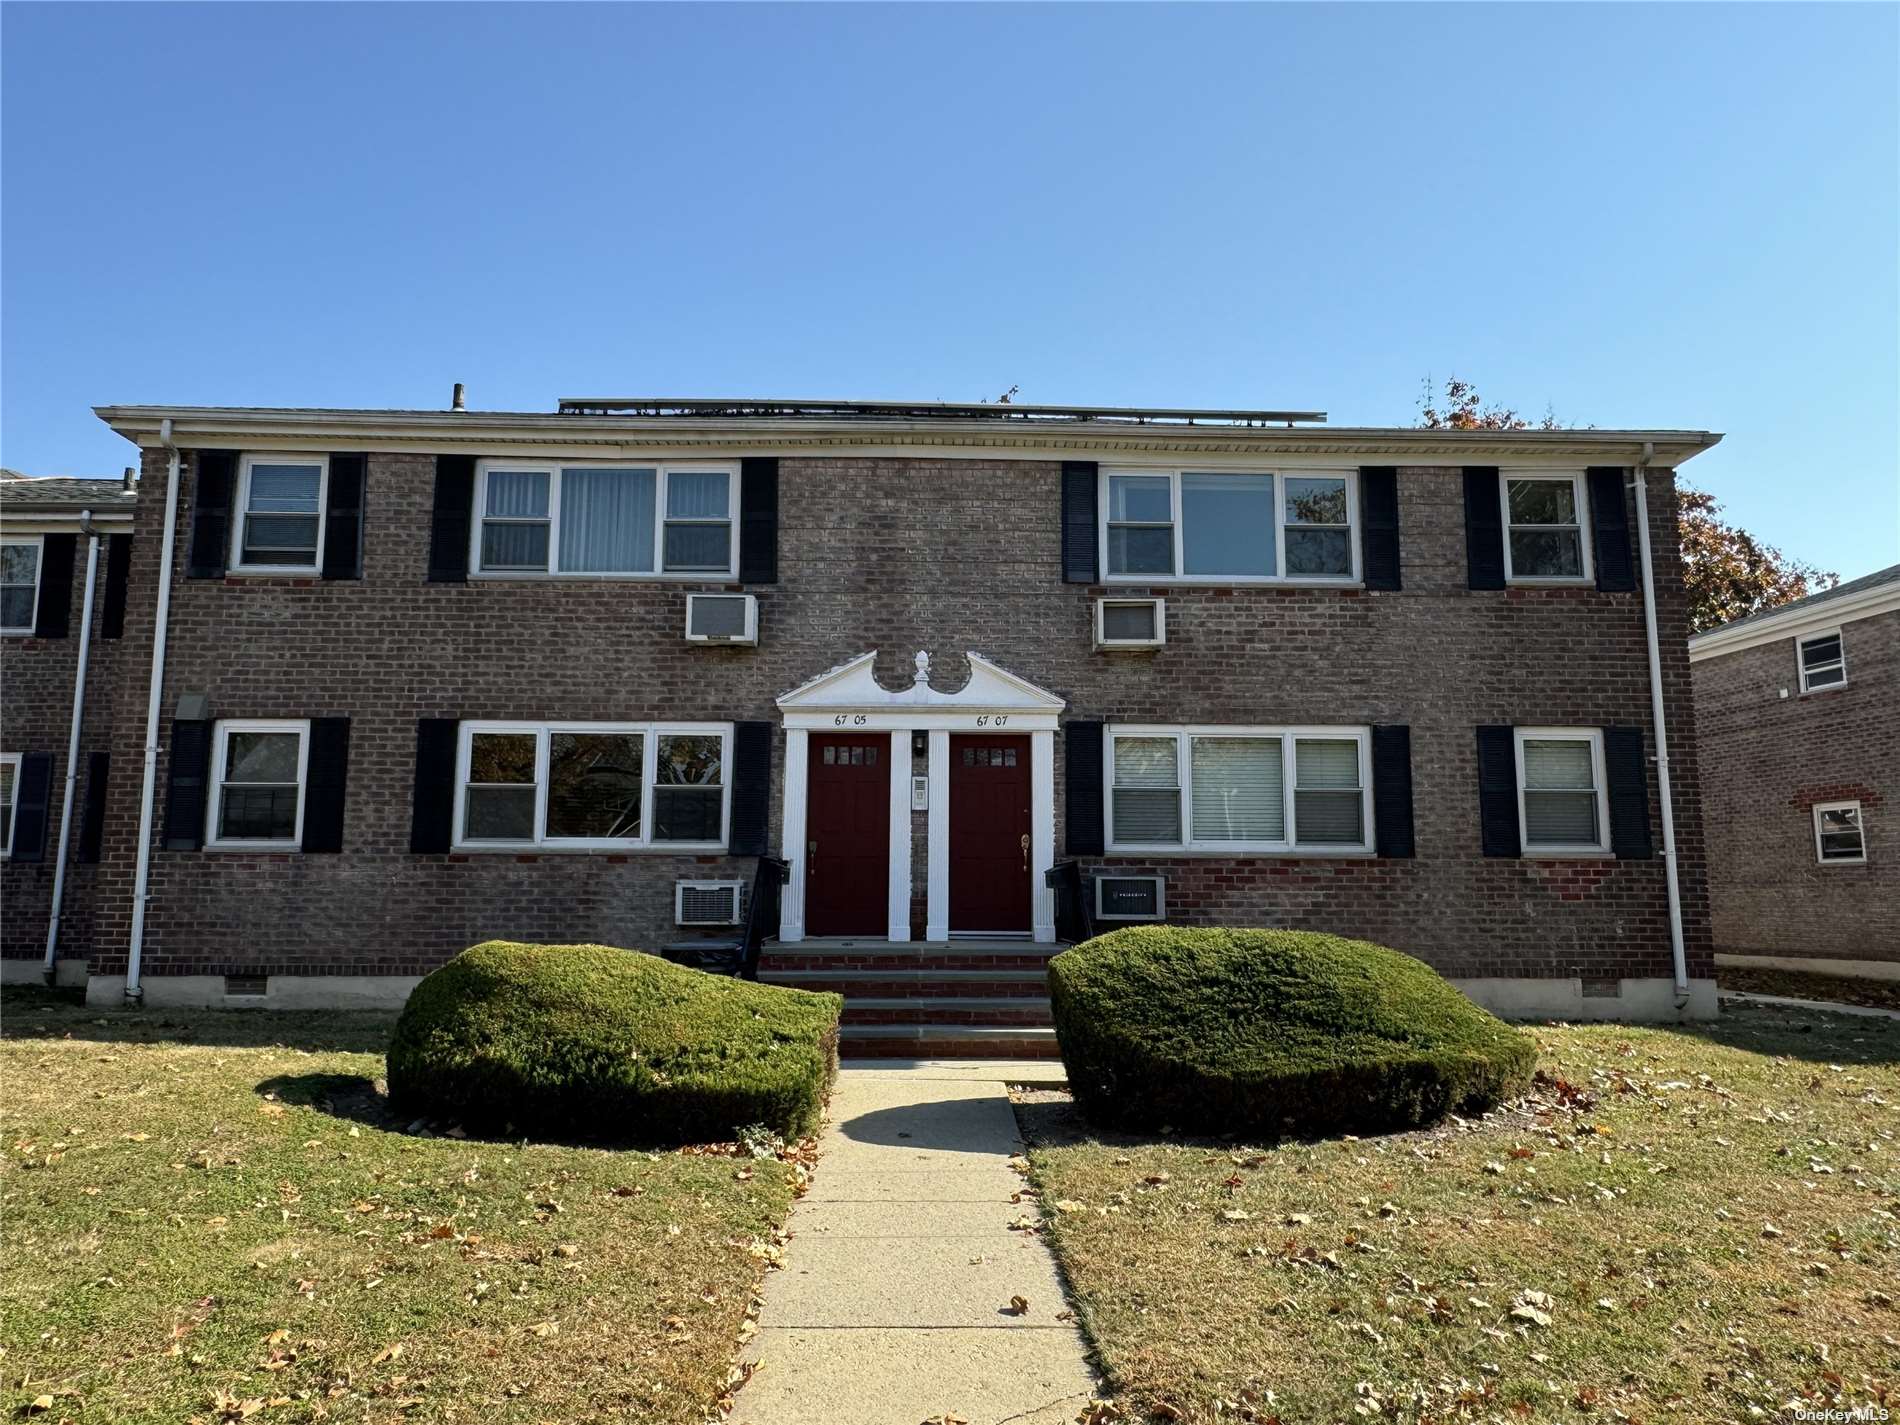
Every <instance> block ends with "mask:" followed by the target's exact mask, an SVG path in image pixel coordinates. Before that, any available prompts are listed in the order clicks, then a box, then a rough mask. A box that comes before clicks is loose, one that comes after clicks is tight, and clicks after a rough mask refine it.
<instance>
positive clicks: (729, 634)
mask: <svg viewBox="0 0 1900 1425" xmlns="http://www.w3.org/2000/svg"><path fill="white" fill-rule="evenodd" d="M686 641H687V642H688V643H757V642H758V641H759V601H758V600H757V599H756V598H754V597H753V596H752V595H751V594H688V595H687V596H686Z"/></svg>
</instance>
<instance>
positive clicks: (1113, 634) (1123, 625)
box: [1095, 599, 1168, 648]
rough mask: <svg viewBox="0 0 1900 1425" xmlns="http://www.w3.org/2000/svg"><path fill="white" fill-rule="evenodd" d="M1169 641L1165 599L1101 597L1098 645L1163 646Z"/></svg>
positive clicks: (1097, 605) (1098, 602) (1097, 608)
mask: <svg viewBox="0 0 1900 1425" xmlns="http://www.w3.org/2000/svg"><path fill="white" fill-rule="evenodd" d="M1167 641H1168V610H1167V601H1166V600H1165V599H1097V600H1096V601H1095V646H1096V647H1097V648H1159V647H1161V646H1162V644H1164V643H1166V642H1167Z"/></svg>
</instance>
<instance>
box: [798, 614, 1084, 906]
mask: <svg viewBox="0 0 1900 1425" xmlns="http://www.w3.org/2000/svg"><path fill="white" fill-rule="evenodd" d="M968 656H969V660H970V680H969V682H967V683H966V684H964V686H963V687H962V688H960V689H958V690H957V691H956V692H954V693H945V692H940V691H938V690H937V689H935V688H933V687H931V686H930V657H929V655H928V654H925V653H919V654H918V655H917V658H916V669H917V671H916V674H915V677H914V679H913V681H912V683H911V686H910V687H908V688H904V689H900V690H898V691H896V692H892V691H890V690H889V689H886V688H884V687H882V686H880V685H879V683H878V681H877V679H876V678H875V677H874V676H873V674H872V667H873V665H874V663H875V662H876V659H877V654H876V652H875V651H873V652H870V653H865V654H861V655H860V656H858V657H856V658H854V659H852V660H851V661H850V662H849V663H845V664H843V665H841V666H839V667H837V668H833V669H832V670H831V671H830V672H828V673H823V674H821V675H819V676H818V677H816V678H814V679H812V680H811V681H810V682H808V683H805V684H803V685H802V686H800V687H797V688H794V689H793V690H792V691H791V692H789V693H786V694H785V695H784V696H783V697H781V698H779V699H778V706H779V711H780V713H781V715H782V716H783V717H784V720H785V796H784V814H783V840H782V843H781V847H780V854H781V855H783V856H784V858H785V859H786V860H787V861H788V862H790V863H791V873H790V877H789V879H788V881H787V883H786V886H785V889H784V893H783V895H782V896H781V898H780V903H779V904H780V913H779V939H780V940H781V941H784V942H786V943H792V942H795V941H799V940H803V939H804V938H805V833H806V827H805V807H806V798H807V794H808V788H809V780H810V765H811V764H810V737H811V734H812V733H813V732H871V733H876V732H885V733H888V734H889V735H890V742H891V783H890V816H891V852H890V884H889V886H888V888H887V905H888V915H887V920H888V922H889V924H888V927H887V931H888V934H889V937H890V938H891V939H892V940H908V939H909V938H910V897H911V857H912V854H913V853H912V847H911V836H910V828H911V802H910V782H911V776H912V767H913V766H914V763H913V762H912V758H911V750H910V748H911V743H910V737H911V734H912V733H913V732H927V733H929V735H930V781H929V789H928V795H929V811H928V813H927V816H926V822H925V827H926V830H925V860H926V864H927V866H928V879H927V881H926V884H925V905H926V910H925V917H924V919H925V930H924V934H925V937H926V938H927V939H930V940H944V939H948V938H949V933H950V930H949V923H950V735H951V734H952V733H953V732H972V733H980V732H992V733H1001V732H1010V733H1027V734H1029V745H1030V823H1029V824H1030V899H1031V913H1030V921H1029V923H1030V926H1031V927H1032V933H1033V934H1034V936H1035V938H1036V939H1037V940H1038V941H1042V942H1044V943H1047V942H1049V941H1053V940H1054V939H1055V933H1056V932H1055V896H1054V893H1053V892H1052V891H1050V890H1049V889H1048V887H1047V886H1046V885H1045V880H1046V877H1045V874H1044V873H1045V872H1047V871H1048V869H1049V868H1050V867H1051V866H1052V865H1054V864H1055V729H1056V716H1057V714H1058V713H1060V712H1061V711H1062V708H1063V706H1064V703H1063V700H1062V699H1061V698H1058V697H1056V696H1055V694H1053V693H1050V692H1046V691H1044V690H1043V689H1041V688H1038V687H1037V686H1036V685H1035V684H1033V683H1030V682H1027V681H1025V680H1024V679H1022V678H1018V677H1017V676H1016V675H1015V674H1013V673H1010V672H1007V671H1005V670H1004V669H1002V668H999V667H997V666H996V665H995V664H994V663H992V662H990V661H989V660H988V659H987V658H984V657H983V656H982V655H981V654H978V653H972V654H970V655H968Z"/></svg>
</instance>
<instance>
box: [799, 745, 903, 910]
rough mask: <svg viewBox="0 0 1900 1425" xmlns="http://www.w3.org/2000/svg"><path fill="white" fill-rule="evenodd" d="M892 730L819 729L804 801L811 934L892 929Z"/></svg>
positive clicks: (812, 747)
mask: <svg viewBox="0 0 1900 1425" xmlns="http://www.w3.org/2000/svg"><path fill="white" fill-rule="evenodd" d="M890 753H891V738H890V734H889V733H885V734H883V735H882V736H875V735H872V734H868V733H859V734H856V735H853V734H850V733H813V734H812V737H811V746H810V757H811V764H810V769H809V772H808V776H807V783H806V786H807V791H806V805H805V932H806V934H808V935H877V936H883V935H885V934H888V933H889V924H888V922H887V921H886V920H885V912H886V909H887V907H888V905H889V902H890V883H891V791H890V789H891V757H890Z"/></svg>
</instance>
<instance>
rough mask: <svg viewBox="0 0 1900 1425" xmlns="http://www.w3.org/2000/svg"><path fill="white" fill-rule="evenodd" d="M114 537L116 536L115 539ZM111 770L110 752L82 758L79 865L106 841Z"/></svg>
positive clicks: (93, 860) (93, 861) (94, 861)
mask: <svg viewBox="0 0 1900 1425" xmlns="http://www.w3.org/2000/svg"><path fill="white" fill-rule="evenodd" d="M115 538H116V536H115ZM111 767H112V754H111V753H110V752H95V753H93V754H92V755H91V756H90V757H88V758H87V759H86V800H85V802H84V803H83V804H82V806H81V810H80V814H79V851H78V853H77V855H78V860H79V864H80V865H82V866H96V865H98V864H99V855H100V852H101V851H102V850H103V849H104V847H105V840H106V774H107V772H109V771H110V770H111Z"/></svg>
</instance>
